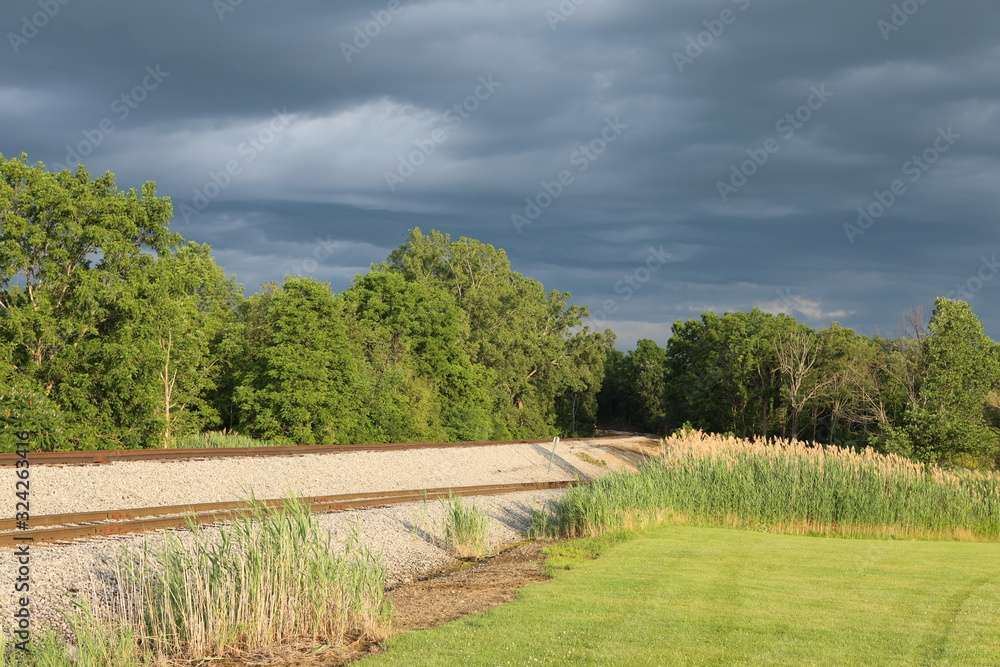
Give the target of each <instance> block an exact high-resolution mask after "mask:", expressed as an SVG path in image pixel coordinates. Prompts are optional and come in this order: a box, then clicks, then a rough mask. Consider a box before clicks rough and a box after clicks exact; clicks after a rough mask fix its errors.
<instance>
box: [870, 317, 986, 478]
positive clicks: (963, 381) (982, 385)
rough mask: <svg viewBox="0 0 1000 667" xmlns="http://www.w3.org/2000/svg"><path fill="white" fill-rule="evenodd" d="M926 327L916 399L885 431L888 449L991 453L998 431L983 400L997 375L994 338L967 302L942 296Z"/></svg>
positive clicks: (941, 457) (950, 455)
mask: <svg viewBox="0 0 1000 667" xmlns="http://www.w3.org/2000/svg"><path fill="white" fill-rule="evenodd" d="M928 329H929V332H930V335H929V336H928V337H927V340H926V348H925V355H926V360H927V373H926V376H925V379H924V381H923V384H922V386H921V388H920V394H919V404H918V406H917V407H915V408H914V409H912V410H910V411H909V412H908V413H907V415H906V420H905V424H904V425H903V426H902V427H899V428H896V429H893V430H892V431H891V432H890V434H889V437H888V439H887V444H888V446H889V448H890V449H894V450H896V451H899V452H900V453H903V454H907V455H910V456H913V457H914V458H917V459H920V460H923V461H930V462H938V463H940V462H946V461H951V462H957V461H961V462H966V461H968V458H964V457H971V458H972V459H973V460H974V459H977V458H982V457H984V456H987V455H989V454H992V453H993V452H995V451H996V449H997V443H998V434H997V431H996V430H995V429H993V428H991V427H990V426H989V424H988V422H987V420H986V408H987V402H986V401H987V396H988V394H989V392H990V390H991V389H993V388H994V387H995V386H996V385H997V382H998V379H1000V364H998V362H997V358H996V355H995V353H994V348H995V345H994V343H993V341H991V340H990V339H989V338H988V337H987V336H986V335H985V334H984V333H983V326H982V323H981V322H980V321H979V318H977V317H976V315H975V313H974V312H973V310H972V307H971V306H970V305H969V304H968V303H966V302H964V301H955V300H952V299H946V298H944V297H939V298H938V299H936V300H935V302H934V312H933V314H932V315H931V320H930V324H929V325H928Z"/></svg>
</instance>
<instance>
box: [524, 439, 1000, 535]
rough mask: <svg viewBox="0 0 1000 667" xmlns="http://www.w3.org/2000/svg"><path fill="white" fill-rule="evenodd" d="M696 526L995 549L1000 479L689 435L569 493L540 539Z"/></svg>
mask: <svg viewBox="0 0 1000 667" xmlns="http://www.w3.org/2000/svg"><path fill="white" fill-rule="evenodd" d="M664 522H695V523H703V524H710V525H726V526H735V527H742V528H760V529H767V530H778V531H782V532H793V533H805V534H825V535H840V536H855V537H906V538H923V539H954V540H991V541H992V540H997V539H1000V475H997V474H996V473H983V472H975V471H950V470H943V469H940V468H937V467H933V466H927V465H924V464H921V463H916V462H913V461H910V460H908V459H904V458H901V457H898V456H895V455H884V454H879V453H876V452H874V451H873V450H871V449H867V450H864V451H860V452H859V451H855V450H850V449H843V448H838V447H829V446H821V445H810V444H806V443H803V442H798V441H772V442H767V443H763V442H750V441H748V440H742V439H737V438H728V437H720V436H714V435H708V434H705V433H702V432H700V431H689V432H686V433H683V434H680V435H676V436H673V437H670V438H668V439H667V440H666V441H665V443H664V449H663V453H662V456H661V457H660V458H658V459H653V460H649V461H647V462H645V463H643V464H642V465H641V466H640V469H639V471H638V473H637V474H630V473H614V474H611V475H608V476H606V477H602V478H600V479H598V480H596V481H595V482H594V483H592V484H589V485H587V486H580V487H574V488H572V489H570V490H569V491H568V492H567V493H566V495H565V496H564V497H563V498H562V499H561V500H560V501H558V502H557V504H556V505H555V506H554V508H553V513H552V515H550V516H541V515H540V516H536V517H535V531H536V532H545V533H550V534H551V533H554V534H560V535H565V536H586V535H597V534H601V533H604V532H607V531H609V530H621V529H629V528H634V527H639V526H642V525H646V524H651V523H653V524H655V523H664Z"/></svg>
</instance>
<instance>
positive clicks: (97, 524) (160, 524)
mask: <svg viewBox="0 0 1000 667" xmlns="http://www.w3.org/2000/svg"><path fill="white" fill-rule="evenodd" d="M580 483H585V482H575V481H564V482H524V483H520V484H488V485H482V486H457V487H441V488H434V489H414V490H406V491H376V492H371V493H348V494H341V495H336V496H314V497H310V498H300V499H298V500H299V502H301V503H302V504H303V505H307V506H308V507H309V509H310V511H312V512H333V511H341V510H347V509H359V508H371V507H381V506H384V505H395V504H399V503H408V502H416V501H421V500H436V499H439V498H447V497H450V496H488V495H500V494H504V493H516V492H518V491H541V490H547V489H563V488H566V487H569V486H573V485H575V484H580ZM253 502H256V503H257V504H258V505H264V506H266V507H280V506H281V505H283V504H284V503H285V502H286V500H285V499H283V498H274V499H267V500H256V501H252V502H251V501H231V502H222V503H198V504H192V505H173V506H164V507H141V508H135V509H124V510H105V511H98V512H76V513H71V514H49V515H42V516H35V517H32V518H31V519H30V520H29V522H28V523H29V525H30V526H32V528H31V529H29V530H16V526H17V522H16V521H15V520H14V519H3V520H0V531H7V532H0V547H16V546H20V545H23V544H45V543H54V542H63V541H70V540H77V539H82V538H87V537H97V536H108V535H124V534H127V533H137V532H149V531H154V530H163V529H168V528H184V527H185V526H187V525H188V523H189V522H191V521H194V522H195V523H197V524H210V523H217V522H221V521H228V520H231V519H238V518H240V517H244V516H247V514H248V512H251V511H252V504H253ZM81 524H83V525H81ZM34 526H58V527H55V528H34Z"/></svg>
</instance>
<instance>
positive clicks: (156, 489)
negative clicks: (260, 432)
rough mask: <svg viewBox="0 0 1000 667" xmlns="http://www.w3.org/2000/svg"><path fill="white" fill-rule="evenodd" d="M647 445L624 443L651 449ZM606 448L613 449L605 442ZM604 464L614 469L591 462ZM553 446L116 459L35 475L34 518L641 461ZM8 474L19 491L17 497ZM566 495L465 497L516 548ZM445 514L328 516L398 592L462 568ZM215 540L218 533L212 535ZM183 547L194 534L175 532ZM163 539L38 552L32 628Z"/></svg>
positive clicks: (3, 599)
mask: <svg viewBox="0 0 1000 667" xmlns="http://www.w3.org/2000/svg"><path fill="white" fill-rule="evenodd" d="M650 442H651V441H650V440H649V439H646V438H641V437H637V438H634V439H631V440H630V441H616V443H615V444H616V446H621V447H622V448H624V449H629V448H631V449H633V450H642V448H643V447H647V446H648V445H649V444H650ZM603 444H606V443H603ZM581 454H582V455H584V456H585V457H588V458H589V459H590V460H600V461H605V462H606V465H605V466H598V465H593V464H592V463H588V462H587V461H585V460H584V459H583V458H581V456H580V455H581ZM550 455H551V446H548V447H546V446H542V445H501V446H496V447H465V448H462V447H459V448H449V449H423V450H409V451H399V452H358V453H351V454H328V455H322V454H315V455H307V456H298V457H280V458H263V459H245V458H244V459H238V458H233V459H220V460H208V461H178V462H117V463H113V464H109V465H103V466H67V467H42V466H36V467H33V468H32V469H31V510H32V514H33V515H35V516H38V515H42V514H61V513H67V512H79V511H87V510H101V509H125V508H136V507H155V506H163V505H180V504H187V503H205V502H220V501H228V500H233V499H237V498H247V497H249V496H250V494H251V493H252V494H254V495H255V496H256V497H257V498H280V497H284V496H287V495H288V494H289V493H295V494H297V495H300V496H321V495H334V494H341V493H359V492H366V491H380V490H398V489H421V488H433V487H446V486H471V485H480V484H504V483H515V482H535V481H550V480H551V481H557V480H567V479H573V478H574V477H577V478H581V479H583V478H588V477H591V476H596V475H599V474H602V473H604V472H607V471H608V470H612V469H616V468H619V467H621V466H622V465H629V461H630V460H634V454H629V453H624V452H612V451H611V450H610V449H608V448H606V447H603V446H598V443H596V442H577V443H560V445H559V447H558V448H557V450H556V455H555V457H554V459H553V460H552V464H551V469H549V458H550ZM12 475H13V473H12V472H11V488H12V489H13V476H12ZM562 493H563V491H559V490H552V491H535V492H522V493H513V494H506V495H503V496H484V497H473V498H466V499H463V500H464V501H467V502H472V503H474V504H475V505H477V506H479V507H481V508H482V509H483V510H484V511H486V512H487V513H489V515H490V516H491V517H492V522H491V540H492V541H493V543H494V544H496V545H502V544H507V543H511V542H514V541H517V540H518V539H519V537H520V536H521V534H522V531H523V530H524V529H525V528H526V527H527V525H528V521H529V517H530V512H531V509H533V508H541V507H542V506H543V505H544V504H546V503H547V502H549V501H551V500H552V499H554V498H557V497H558V496H560V495H561V494H562ZM443 514H444V513H443V508H442V505H441V503H440V502H438V501H429V502H427V503H419V502H418V503H407V504H400V505H393V506H389V507H383V508H376V509H366V510H352V511H345V512H334V513H328V514H321V515H319V522H320V525H321V526H323V527H325V528H327V529H328V530H330V532H331V534H332V536H333V541H334V543H335V544H343V542H344V541H346V539H347V538H348V537H349V536H350V535H351V533H352V531H353V532H356V533H357V535H358V537H359V539H360V540H361V542H362V543H364V544H366V545H368V546H370V547H372V548H373V549H375V550H377V551H380V552H381V554H382V558H383V562H384V563H385V564H386V566H387V568H388V574H387V581H386V584H387V585H388V586H390V587H392V586H394V585H396V584H398V583H400V582H403V581H405V580H407V579H412V578H419V577H421V576H425V575H427V574H430V573H432V572H435V571H439V570H440V569H442V568H443V567H445V566H447V565H448V564H449V563H451V562H452V561H453V558H452V556H451V555H450V554H449V553H448V552H447V551H446V550H444V549H443V548H442V546H441V539H442V527H441V520H442V518H443ZM206 531H207V532H208V534H209V535H210V536H215V535H217V534H218V530H217V529H216V528H212V527H209V528H206ZM170 532H171V533H172V534H174V535H177V536H179V537H180V538H181V539H182V540H187V539H190V537H191V535H190V533H189V532H188V531H186V530H177V531H170ZM162 539H163V534H162V533H159V534H148V535H131V536H119V537H111V538H99V539H92V540H87V541H80V542H74V543H71V544H66V545H59V546H48V545H35V546H32V547H31V549H30V552H31V565H30V566H31V592H30V598H31V605H30V607H31V609H32V619H33V627H35V628H36V629H37V628H38V627H40V626H50V627H57V628H61V629H63V630H65V628H66V626H65V624H64V622H63V614H64V612H65V611H66V610H68V609H70V607H71V602H70V598H71V595H72V592H74V591H88V590H90V587H91V582H92V578H94V577H98V578H99V577H101V575H102V573H104V572H108V571H109V569H110V564H111V563H112V562H113V560H114V559H115V558H117V557H118V556H119V555H121V554H122V553H123V551H124V550H125V549H126V548H132V549H134V548H137V547H139V546H140V545H141V544H142V543H143V541H149V542H150V543H152V544H154V545H155V544H156V543H157V542H159V541H160V540H162ZM17 567H18V564H17V562H16V560H15V557H14V553H13V549H9V548H0V590H5V591H8V593H7V594H6V595H2V596H0V613H2V615H3V616H2V617H3V619H4V620H3V621H2V623H0V625H2V626H3V628H4V629H5V630H7V629H9V626H10V620H11V619H12V613H13V610H14V605H15V601H16V598H15V593H14V592H13V591H14V582H15V577H16V572H17Z"/></svg>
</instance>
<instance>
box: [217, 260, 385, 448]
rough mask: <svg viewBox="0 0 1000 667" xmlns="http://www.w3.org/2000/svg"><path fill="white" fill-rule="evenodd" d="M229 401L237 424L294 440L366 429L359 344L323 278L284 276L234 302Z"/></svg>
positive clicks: (354, 436)
mask: <svg viewBox="0 0 1000 667" xmlns="http://www.w3.org/2000/svg"><path fill="white" fill-rule="evenodd" d="M241 318H242V323H241V325H240V326H239V327H236V328H234V329H233V330H232V331H231V332H230V333H229V336H230V337H231V338H232V337H236V339H237V340H238V341H240V345H239V354H238V358H239V359H240V361H239V363H238V364H237V366H236V368H235V379H234V382H233V384H234V387H235V388H234V397H233V401H234V404H235V406H236V409H237V414H238V422H237V423H238V428H239V429H240V430H241V431H242V432H244V433H246V434H248V435H252V436H255V437H259V438H267V439H272V440H276V441H279V442H288V443H294V444H300V445H312V444H333V443H344V444H347V443H351V442H359V441H362V440H363V437H364V435H363V434H364V433H365V432H366V426H367V425H366V424H365V420H364V409H363V403H362V398H361V395H360V394H361V391H362V390H363V387H364V383H363V378H364V368H363V365H362V363H363V362H362V361H361V350H360V349H359V348H358V346H357V344H356V343H354V341H352V340H351V338H350V337H349V336H348V332H347V326H346V324H345V319H344V312H343V307H342V305H341V304H340V302H339V301H338V300H337V299H336V298H335V297H334V295H333V292H332V291H331V290H330V286H329V285H328V284H327V283H320V282H317V281H314V280H307V279H303V278H286V279H285V282H284V283H282V284H280V285H278V284H276V283H269V284H266V285H265V286H264V290H263V291H262V292H261V293H259V294H255V295H253V296H251V297H250V298H249V299H247V301H246V302H245V303H244V305H243V306H242V307H241Z"/></svg>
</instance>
